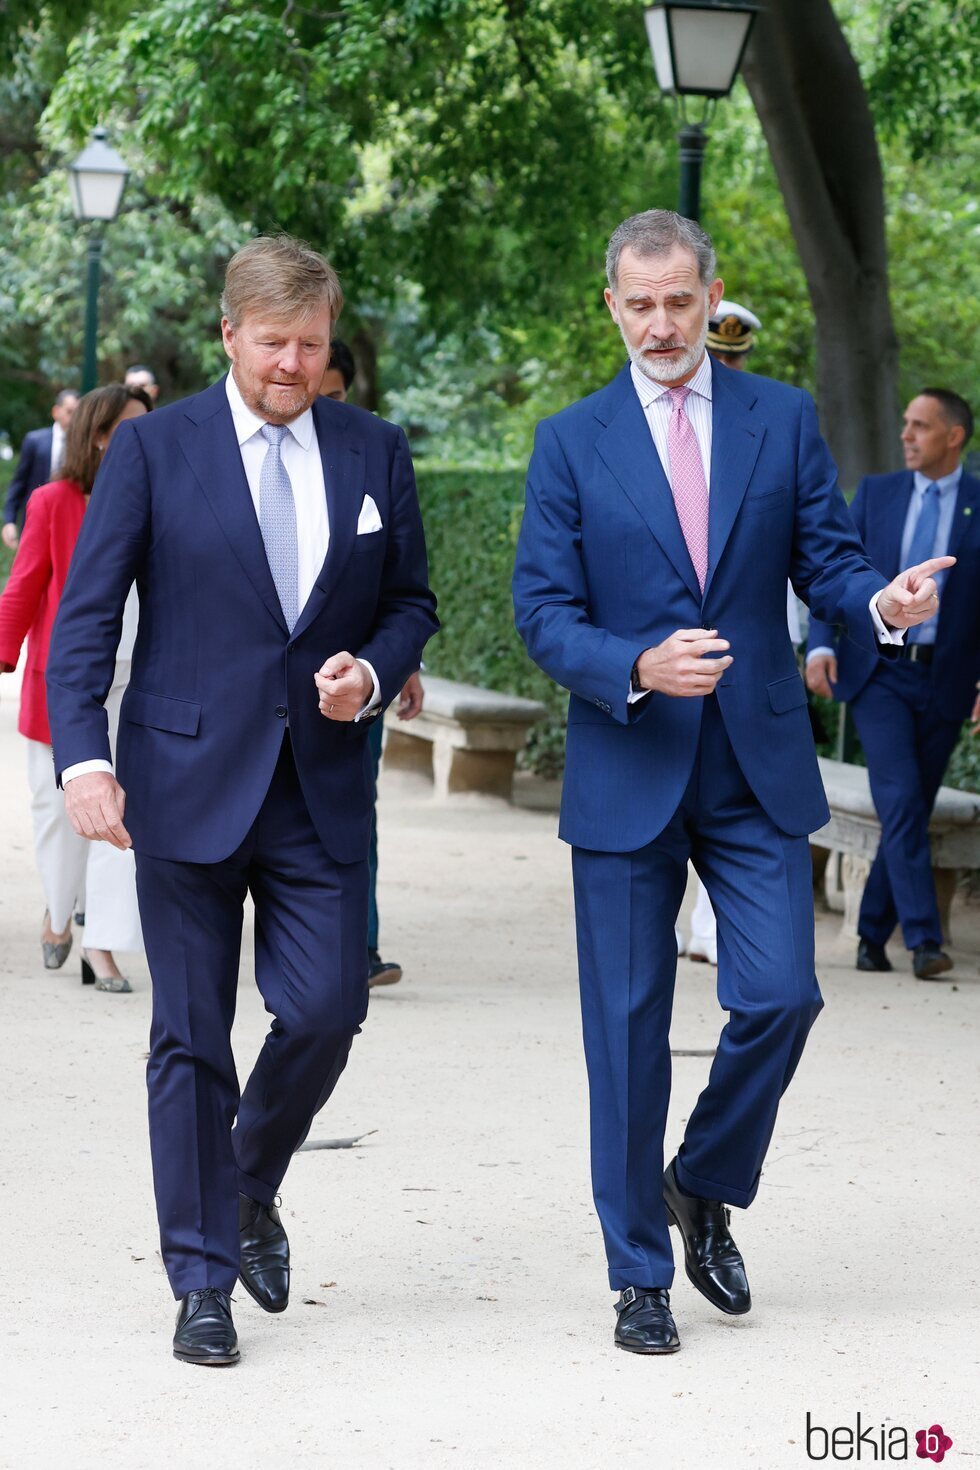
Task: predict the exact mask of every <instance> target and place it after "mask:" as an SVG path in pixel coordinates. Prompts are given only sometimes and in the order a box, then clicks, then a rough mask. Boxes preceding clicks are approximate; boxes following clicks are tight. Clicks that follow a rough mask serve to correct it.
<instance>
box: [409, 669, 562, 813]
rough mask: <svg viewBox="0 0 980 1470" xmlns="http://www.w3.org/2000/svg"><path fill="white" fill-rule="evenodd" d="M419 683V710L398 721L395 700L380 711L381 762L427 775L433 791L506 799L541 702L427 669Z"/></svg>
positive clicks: (541, 708)
mask: <svg viewBox="0 0 980 1470" xmlns="http://www.w3.org/2000/svg"><path fill="white" fill-rule="evenodd" d="M422 683H423V685H424V686H425V704H424V706H423V708H422V713H421V714H420V715H417V716H416V717H415V719H414V720H400V719H399V718H398V715H397V713H396V711H397V708H398V707H397V704H395V705H393V706H392V707H391V708H390V709H389V710H388V711H387V712H386V714H385V755H384V758H385V765H386V766H389V767H394V768H395V769H399V770H412V771H423V772H425V773H426V774H428V775H431V776H432V778H433V781H434V784H435V793H436V795H437V796H455V795H457V794H458V793H460V792H467V791H477V792H480V793H482V794H483V795H485V796H502V797H503V798H504V799H505V800H507V801H509V800H510V798H511V795H512V791H513V783H514V762H515V761H516V759H517V753H518V751H519V750H522V749H523V747H524V741H525V740H526V738H527V732H528V730H529V729H530V728H531V726H532V725H533V724H534V723H535V722H536V721H537V720H540V719H541V718H542V717H543V716H544V715H545V713H546V710H545V707H544V705H543V704H539V703H538V701H537V700H535V699H520V698H518V697H517V696H516V695H513V694H497V693H496V692H495V691H494V690H492V689H480V688H478V687H477V685H475V684H457V683H455V682H454V680H452V679H438V678H436V677H435V676H434V675H432V674H423V675H422Z"/></svg>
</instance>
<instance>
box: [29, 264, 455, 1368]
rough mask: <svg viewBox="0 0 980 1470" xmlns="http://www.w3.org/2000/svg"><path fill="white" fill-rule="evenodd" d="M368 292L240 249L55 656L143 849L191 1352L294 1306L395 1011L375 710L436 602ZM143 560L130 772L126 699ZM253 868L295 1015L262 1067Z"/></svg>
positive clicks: (78, 778)
mask: <svg viewBox="0 0 980 1470" xmlns="http://www.w3.org/2000/svg"><path fill="white" fill-rule="evenodd" d="M341 304H342V295H341V290H340V284H339V282H338V280H337V277H336V275H335V274H334V272H333V270H332V269H331V267H330V266H329V265H328V264H327V262H326V261H325V260H324V259H323V257H322V256H320V255H317V254H316V253H315V252H314V251H312V250H309V249H308V248H306V247H305V246H303V245H301V244H299V243H298V242H296V241H294V240H291V239H289V238H288V237H286V236H279V237H276V238H260V239H255V240H252V241H250V242H249V243H248V244H247V245H246V246H244V248H243V249H242V250H240V251H239V252H238V254H237V255H236V256H235V257H234V259H233V260H232V261H231V262H230V264H229V267H228V272H227V277H226V283H225V293H224V296H223V298H222V310H223V313H224V315H223V320H222V324H221V325H222V334H223V339H224V345H225V350H226V352H227V354H228V356H229V358H230V359H231V364H232V366H231V371H230V373H229V374H228V376H227V377H226V378H225V379H224V380H223V381H221V382H218V383H216V384H215V385H214V386H213V387H211V388H208V389H207V390H206V391H205V392H203V393H200V394H198V395H197V396H196V397H193V398H189V399H185V400H184V401H183V402H180V403H175V404H173V405H171V406H169V407H167V408H163V409H160V410H158V411H157V413H155V414H153V415H148V416H147V426H148V427H149V432H143V428H144V426H143V425H142V424H140V432H138V433H133V432H130V428H131V426H130V425H124V426H123V428H122V429H121V430H120V431H119V432H118V433H117V434H116V435H115V436H114V437H113V440H112V444H111V446H110V448H109V451H108V453H107V454H106V457H105V461H104V464H103V466H102V469H101V470H100V473H99V477H98V480H97V483H96V486H95V490H94V493H93V495H92V503H91V505H90V507H89V510H88V511H87V513H86V516H85V521H84V524H83V527H82V532H81V536H80V538H79V542H78V547H77V549H76V552H75V557H74V560H73V562H72V568H71V572H70V575H69V578H68V583H67V586H66V588H65V593H64V597H63V599H62V603H61V608H60V611H59V615H58V620H57V623H56V626H55V630H54V634H53V638H52V644H51V652H50V656H49V659H48V666H47V683H48V708H49V711H50V717H51V726H52V735H53V744H54V758H55V768H56V770H57V771H58V773H59V776H60V779H61V781H62V783H63V785H64V787H65V800H66V805H67V808H68V812H69V815H70V816H71V819H72V822H73V824H74V826H75V829H76V831H78V832H80V833H81V834H82V835H83V836H86V837H90V838H93V839H96V840H99V839H101V840H104V841H109V842H112V843H113V844H114V845H115V846H117V847H128V846H130V845H132V846H133V848H134V849H135V852H136V865H137V886H138V892H139V900H140V913H141V917H142V921H143V932H144V936H145V939H146V952H147V957H148V961H149V965H150V971H151V974H152V978H153V1024H152V1030H151V1036H150V1059H149V1064H148V1067H147V1085H148V1091H149V1111H150V1144H151V1152H152V1157H153V1175H154V1185H155V1190H156V1197H157V1210H158V1215H159V1221H160V1234H161V1242H162V1250H163V1259H164V1263H165V1265H166V1268H167V1272H168V1275H169V1277H170V1283H171V1286H172V1288H173V1291H174V1295H175V1297H177V1298H178V1300H179V1301H180V1309H179V1312H178V1317H177V1332H176V1335H175V1337H174V1353H175V1355H176V1356H177V1357H179V1358H182V1359H184V1360H185V1361H188V1362H192V1363H204V1364H225V1363H231V1362H235V1361H236V1360H237V1358H238V1355H239V1353H238V1343H237V1337H236V1334H235V1329H234V1324H233V1321H232V1317H231V1308H230V1293H231V1290H232V1288H233V1286H234V1285H235V1282H236V1280H237V1279H239V1277H240V1279H241V1281H242V1284H243V1286H244V1287H245V1288H246V1290H247V1291H249V1293H250V1294H251V1295H252V1296H253V1297H254V1298H255V1300H256V1301H257V1302H258V1303H259V1304H260V1305H261V1306H262V1307H264V1308H265V1309H266V1310H267V1311H270V1312H278V1311H282V1310H283V1309H284V1308H285V1306H286V1305H287V1301H288V1293H289V1253H288V1243H287V1241H286V1235H285V1231H284V1229H283V1226H282V1222H281V1220H280V1217H279V1212H278V1210H277V1208H276V1204H275V1199H276V1195H277V1193H278V1190H279V1185H280V1183H281V1181H282V1177H283V1175H284V1173H285V1171H286V1167H287V1165H288V1163H289V1160H290V1157H291V1155H292V1153H293V1151H294V1149H295V1148H296V1147H297V1145H298V1143H299V1142H300V1141H301V1140H302V1138H303V1137H304V1136H305V1134H306V1131H307V1129H308V1128H309V1125H310V1122H311V1119H312V1118H313V1116H314V1114H315V1112H316V1111H317V1109H318V1108H319V1107H320V1106H322V1104H323V1103H324V1102H325V1101H326V1099H327V1097H329V1095H330V1092H331V1090H332V1088H333V1086H334V1085H335V1083H336V1081H337V1079H338V1077H339V1075H340V1073H341V1072H342V1071H343V1069H344V1066H345V1064H346V1061H347V1056H348V1052H349V1050H350V1046H351V1041H352V1039H353V1037H354V1035H355V1034H356V1033H357V1031H358V1030H359V1028H360V1024H361V1022H362V1021H363V1019H364V1015H365V1012H366V1008H367V996H368V991H367V963H366V955H365V944H364V937H365V934H366V932H367V880H368V865H367V855H368V842H369V839H370V833H371V815H372V805H373V781H372V774H371V763H370V757H369V753H368V743H367V736H368V730H369V728H370V722H371V720H372V719H374V718H377V716H378V714H379V712H380V710H381V709H382V708H383V707H384V705H385V704H387V703H389V702H390V701H391V700H392V699H393V698H394V697H395V695H396V694H397V693H398V691H399V689H401V687H402V685H403V684H404V682H405V680H406V678H407V677H408V675H409V674H410V673H412V672H413V670H415V669H417V668H418V666H419V660H420V658H421V655H422V650H423V647H424V645H425V642H426V640H427V639H428V638H429V637H430V636H431V635H432V633H434V632H435V630H436V628H437V626H438V624H437V621H436V617H435V611H434V609H435V599H434V598H433V596H432V594H431V593H430V592H429V589H428V585H427V579H426V558H425V545H424V540H423V535H422V525H421V521H420V517H419V510H418V502H417V499H416V493H415V482H414V477H413V473H412V464H411V459H410V456H409V452H408V446H407V444H406V441H405V436H404V434H403V433H402V432H401V430H400V429H397V428H395V427H394V426H393V425H391V424H387V423H385V422H383V421H382V420H380V419H377V418H375V417H374V415H372V414H369V413H365V412H362V411H360V410H358V409H356V408H352V407H350V406H349V405H346V404H340V403H334V402H332V401H331V400H329V399H326V398H319V397H318V390H319V387H320V381H321V379H322V377H323V372H324V369H325V367H326V365H327V361H328V357H329V353H330V334H331V329H332V326H333V323H334V322H335V321H336V318H337V315H338V313H339V311H340V307H341ZM133 424H135V420H134V421H133ZM134 581H135V582H136V585H137V588H138V590H139V599H140V618H139V632H138V635H137V639H136V647H135V650H134V652H133V671H132V680H131V683H130V686H129V689H128V691H127V693H126V696H125V699H124V701H123V707H122V715H121V721H120V730H119V741H118V780H117V779H116V776H115V775H114V774H113V772H112V770H111V767H110V765H109V747H108V743H107V738H106V719H105V713H104V710H103V708H102V705H103V700H104V698H105V695H106V692H107V690H108V688H109V685H110V683H111V679H112V669H113V660H114V657H115V649H116V643H117V641H118V638H119V628H120V623H121V620H122V613H123V606H124V603H125V600H126V594H127V592H128V590H129V588H130V586H131V584H132V583H133V582H134ZM249 892H250V893H251V895H252V897H253V899H254V903H255V974H256V981H257V983H258V986H259V989H260V991H261V993H262V998H263V1000H264V1002H265V1006H266V1009H267V1010H268V1011H269V1012H270V1014H271V1016H272V1023H271V1028H270V1031H269V1034H268V1036H267V1037H266V1040H265V1044H264V1046H263V1048H262V1050H261V1052H260V1054H259V1057H258V1060H257V1061H256V1063H255V1066H254V1068H253V1070H252V1073H251V1076H250V1077H249V1079H248V1081H247V1082H246V1084H245V1087H244V1089H243V1090H242V1091H241V1093H239V1087H238V1080H237V1076H236V1071H235V1062H234V1058H233V1055H232V1050H231V1044H230V1032H231V1025H232V1021H233V1018H234V1014H235V997H236V990H237V983H238V966H239V951H240V946H241V930H242V913H243V903H244V899H245V896H246V894H247V893H249Z"/></svg>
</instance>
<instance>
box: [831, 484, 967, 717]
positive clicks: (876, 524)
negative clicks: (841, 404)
mask: <svg viewBox="0 0 980 1470" xmlns="http://www.w3.org/2000/svg"><path fill="white" fill-rule="evenodd" d="M914 487H915V477H914V475H913V474H912V471H911V470H901V471H899V472H898V473H897V474H891V475H868V476H866V478H865V479H863V480H862V481H861V483H860V485H859V486H858V488H857V494H856V495H855V497H854V500H853V502H852V504H851V514H852V515H853V516H854V520H855V524H856V525H857V528H858V531H859V532H860V534H861V539H862V541H863V542H864V544H865V546H866V547H867V551H868V555H869V556H870V557H871V560H872V561H873V562H874V564H875V566H876V567H880V569H881V570H882V571H883V572H884V573H885V575H886V576H888V577H894V576H897V575H898V573H899V572H900V571H901V570H902V568H901V566H900V565H899V562H900V558H901V549H902V532H903V530H904V529H905V519H906V516H907V515H908V509H909V501H910V500H911V498H912V491H913V489H914ZM948 554H949V555H950V556H955V557H956V559H957V561H956V566H955V567H952V568H951V569H950V571H949V572H948V573H947V576H946V581H945V584H944V586H943V590H942V603H941V606H940V609H939V613H938V618H939V622H938V626H937V628H936V642H935V645H934V646H935V653H934V654H933V660H932V663H931V664H930V665H929V678H930V682H931V689H932V707H933V708H934V709H935V712H936V713H937V714H938V715H939V716H940V717H941V718H942V719H946V720H956V721H959V720H965V719H966V717H967V715H968V714H969V713H970V710H971V708H972V706H973V701H974V699H975V697H976V684H977V679H978V678H980V480H976V479H974V477H973V476H972V475H968V474H966V473H965V472H964V474H963V475H962V477H961V478H960V483H959V489H958V490H957V492H956V510H955V513H954V515H953V525H952V528H951V530H950V535H949V548H948ZM812 648H832V649H833V650H834V652H835V653H836V655H837V683H836V685H835V686H834V698H835V699H842V700H845V701H846V700H851V699H854V698H856V696H857V695H858V694H860V693H861V690H862V689H863V688H864V686H865V684H867V682H868V680H869V679H870V678H871V675H872V674H873V673H874V671H875V664H876V660H875V659H874V658H871V657H868V656H867V655H866V654H865V653H864V651H863V650H862V649H860V648H856V647H855V646H854V645H853V644H852V643H851V642H850V640H849V639H846V638H845V639H842V638H841V637H840V632H839V629H837V628H836V627H835V626H834V625H833V621H832V620H830V619H828V620H826V621H819V620H811V622H810V629H809V634H808V636H807V650H808V651H809V650H810V649H812Z"/></svg>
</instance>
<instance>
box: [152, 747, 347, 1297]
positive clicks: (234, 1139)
mask: <svg viewBox="0 0 980 1470" xmlns="http://www.w3.org/2000/svg"><path fill="white" fill-rule="evenodd" d="M136 881H137V889H138V895H139V906H140V917H141V919H142V923H143V934H144V938H145V942H146V954H147V959H148V962H149V966H150V973H151V976H152V979H153V1021H152V1026H151V1031H150V1059H149V1063H148V1065H147V1071H146V1077H147V1089H148V1094H149V1115H150V1149H151V1154H152V1160H153V1182H154V1189H155V1192H156V1201H157V1214H158V1217H159V1221H160V1241H161V1248H162V1252H163V1260H164V1264H165V1266H166V1269H167V1274H168V1276H169V1278H170V1284H171V1286H172V1288H173V1292H174V1295H175V1296H176V1297H178V1298H180V1297H183V1296H185V1295H186V1294H187V1293H188V1292H189V1291H194V1290H197V1289H198V1288H200V1287H204V1286H215V1287H220V1288H221V1289H222V1290H223V1291H231V1289H232V1288H233V1286H234V1285H235V1282H236V1280H237V1278H238V1257H239V1251H238V1194H239V1191H241V1192H242V1193H244V1194H248V1195H250V1196H251V1197H252V1198H253V1199H257V1200H261V1201H262V1202H263V1203H265V1204H269V1203H271V1202H272V1200H273V1199H274V1197H275V1195H276V1193H277V1191H278V1189H279V1185H280V1182H281V1180H282V1178H283V1175H284V1174H285V1172H286V1167H287V1165H288V1163H289V1160H290V1158H291V1156H292V1153H293V1151H294V1149H295V1148H296V1147H297V1145H298V1144H299V1143H300V1142H301V1140H302V1139H303V1138H304V1137H305V1135H306V1133H307V1131H308V1129H309V1126H310V1123H311V1121H312V1119H313V1116H314V1114H315V1112H316V1111H317V1109H318V1108H319V1107H320V1106H322V1104H323V1103H324V1102H326V1100H327V1098H328V1097H329V1095H330V1093H331V1091H332V1090H333V1087H334V1085H335V1083H336V1081H337V1079H338V1077H339V1076H340V1074H341V1072H342V1071H343V1069H344V1066H345V1065H346V1062H347V1056H348V1053H349V1051H350V1046H351V1042H352V1040H353V1037H354V1035H355V1034H356V1033H357V1031H358V1030H359V1028H360V1024H361V1022H362V1021H363V1019H364V1016H365V1014H366V1011H367V1000H368V991H367V960H366V955H365V952H364V936H365V933H366V932H367V863H366V861H365V862H359V863H351V864H338V863H335V862H334V861H333V860H332V859H331V858H330V857H329V856H328V855H327V853H326V852H325V850H324V848H323V846H322V844H321V842H320V840H319V838H318V837H317V834H316V831H315V829H314V827H313V824H312V822H311V820H310V817H309V813H308V811H307V808H306V803H305V801H304V799H303V793H302V791H301V789H300V784H299V779H298V777H297V773H296V767H295V764H294V761H293V757H292V751H291V746H290V741H289V736H288V733H287V734H286V735H285V738H284V741H283V748H282V752H281V754H280V757H279V762H278V765H277V767H276V771H275V775H274V776H273V780H272V784H271V786H270V787H269V791H268V794H267V796H266V798H265V801H264V803H263V805H262V808H261V810H260V811H259V814H258V816H257V817H256V819H255V822H254V823H253V825H252V829H251V831H250V832H249V833H248V835H247V837H246V838H245V841H244V842H243V843H242V845H241V846H240V847H239V848H238V849H237V851H236V852H233V853H232V854H231V856H230V857H228V858H227V859H225V861H223V862H220V863H180V862H167V861H163V860H161V859H160V858H151V857H147V856H145V855H141V854H139V853H137V855H136ZM247 893H251V895H252V898H253V900H254V903H255V978H256V981H257V983H258V987H259V990H260V991H261V994H262V999H263V1001H264V1002H265V1007H266V1010H267V1011H268V1012H269V1013H270V1014H271V1016H272V1024H271V1026H270V1029H269V1033H268V1035H267V1037H266V1039H265V1043H264V1045H263V1047H262V1050H261V1051H260V1052H259V1056H258V1059H257V1061H256V1063H255V1066H254V1067H253V1069H252V1073H251V1076H250V1077H249V1079H248V1081H247V1082H246V1084H245V1087H244V1089H243V1090H242V1091H241V1092H239V1085H238V1077H237V1073H236V1070H235V1059H234V1056H233V1055H232V1049H231V1028H232V1022H233V1021H234V1017H235V1002H236V995H237V990H238V967H239V959H240V953H241V938H242V916H243V905H244V902H245V897H246V894H247Z"/></svg>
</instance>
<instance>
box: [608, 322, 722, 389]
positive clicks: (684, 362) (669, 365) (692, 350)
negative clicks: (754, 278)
mask: <svg viewBox="0 0 980 1470" xmlns="http://www.w3.org/2000/svg"><path fill="white" fill-rule="evenodd" d="M619 331H620V335H621V336H622V339H623V345H624V346H625V348H626V351H627V353H628V355H629V360H630V362H634V363H635V364H636V366H637V367H638V368H639V370H640V372H641V373H642V374H643V376H644V377H645V378H649V379H650V381H651V382H652V383H661V384H663V383H676V382H677V380H678V378H683V377H686V376H687V374H688V373H690V372H693V371H694V369H695V368H696V367H697V365H698V363H699V362H700V361H701V358H702V357H703V355H704V344H705V342H706V341H707V340H708V317H707V313H705V318H704V321H703V323H702V325H701V330H700V332H699V333H698V337H697V341H696V342H692V343H691V345H690V346H689V347H684V345H683V343H681V342H678V341H677V340H676V339H675V338H673V337H670V338H668V339H667V340H666V341H664V342H661V341H658V339H657V338H654V339H653V341H652V342H647V343H646V344H645V347H633V346H632V345H631V344H630V342H628V341H627V338H626V333H625V332H624V331H623V329H622V327H620V329H619ZM651 347H661V348H664V347H684V350H683V351H682V352H681V355H680V357H672V358H671V359H670V360H669V361H668V359H667V358H657V357H647V356H646V352H647V351H648V350H649V349H650V348H651Z"/></svg>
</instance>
